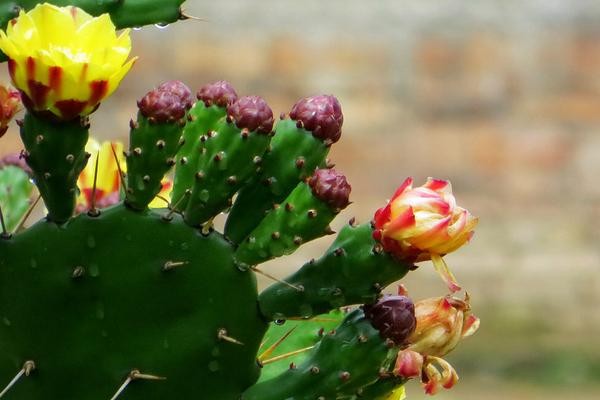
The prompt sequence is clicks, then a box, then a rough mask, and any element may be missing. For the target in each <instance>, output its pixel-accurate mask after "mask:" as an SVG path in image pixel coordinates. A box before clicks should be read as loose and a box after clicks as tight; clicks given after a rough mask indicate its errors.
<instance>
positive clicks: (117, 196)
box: [77, 139, 173, 212]
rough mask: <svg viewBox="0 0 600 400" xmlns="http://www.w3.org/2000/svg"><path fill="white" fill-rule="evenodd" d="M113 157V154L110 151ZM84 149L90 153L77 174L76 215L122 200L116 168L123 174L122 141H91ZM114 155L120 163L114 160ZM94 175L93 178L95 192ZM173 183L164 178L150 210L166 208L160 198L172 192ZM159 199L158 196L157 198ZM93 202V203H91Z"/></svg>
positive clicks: (124, 169)
mask: <svg viewBox="0 0 600 400" xmlns="http://www.w3.org/2000/svg"><path fill="white" fill-rule="evenodd" d="M111 146H112V148H113V149H114V154H113V149H111ZM85 150H86V151H87V152H88V153H90V154H91V157H90V159H89V161H88V163H87V165H86V167H85V169H84V170H83V171H82V172H81V174H80V175H79V179H78V180H77V186H79V192H80V193H79V198H78V199H77V212H84V211H86V210H91V209H93V208H94V207H95V208H106V207H109V206H111V205H113V204H117V203H118V202H119V201H120V200H121V177H120V176H119V166H120V167H121V170H122V171H123V173H125V172H126V167H127V163H126V162H125V157H124V156H123V143H121V142H112V143H111V142H103V143H99V142H98V141H96V140H94V139H90V140H89V141H88V143H87V145H86V147H85ZM115 154H116V155H117V158H118V161H119V163H118V164H117V161H116V160H115V156H114V155H115ZM96 160H97V161H98V173H97V174H96ZM94 176H96V178H95V179H96V189H95V193H94ZM172 186H173V184H172V182H171V181H170V180H168V179H165V180H164V181H163V182H162V190H161V192H160V193H159V195H158V196H157V197H156V198H155V199H154V200H152V202H151V203H150V207H151V208H160V207H165V206H167V205H168V204H167V203H165V201H163V200H162V199H161V198H160V197H162V198H165V199H166V198H168V197H169V193H170V192H171V189H172ZM159 196H160V197H159ZM92 199H94V200H93V201H94V202H95V203H93V201H92Z"/></svg>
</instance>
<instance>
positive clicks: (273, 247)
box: [235, 182, 337, 265]
mask: <svg viewBox="0 0 600 400" xmlns="http://www.w3.org/2000/svg"><path fill="white" fill-rule="evenodd" d="M336 215H337V212H336V210H334V209H332V208H331V207H330V206H329V205H328V204H326V203H325V202H324V201H322V200H321V199H318V198H317V197H315V196H314V195H313V192H312V189H311V188H310V186H309V185H307V184H306V183H304V182H301V183H299V184H298V186H297V187H296V189H294V191H292V193H290V195H289V196H288V197H287V198H286V199H285V200H284V201H283V203H282V204H281V205H280V206H278V207H276V208H275V209H273V210H271V212H269V213H268V214H267V216H266V217H265V218H264V219H263V220H262V221H261V223H260V224H259V225H258V226H257V227H256V229H254V230H253V231H252V232H251V233H250V235H249V236H248V238H247V239H246V240H244V241H243V242H242V243H241V244H240V246H239V247H238V249H237V251H236V253H235V257H236V258H237V259H238V261H240V262H243V263H245V264H248V265H256V264H259V263H262V262H265V261H267V260H270V259H272V258H275V257H280V256H283V255H285V254H291V253H293V252H294V251H295V250H296V249H298V247H300V245H301V244H303V243H306V242H309V241H311V240H313V239H316V238H318V237H321V236H324V235H326V234H327V233H328V232H327V230H326V228H327V227H328V226H329V223H330V222H331V221H332V220H333V218H335V216H336Z"/></svg>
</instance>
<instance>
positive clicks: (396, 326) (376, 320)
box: [363, 296, 417, 345]
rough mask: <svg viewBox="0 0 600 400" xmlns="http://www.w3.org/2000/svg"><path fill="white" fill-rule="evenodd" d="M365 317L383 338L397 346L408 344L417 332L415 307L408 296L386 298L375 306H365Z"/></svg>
mask: <svg viewBox="0 0 600 400" xmlns="http://www.w3.org/2000/svg"><path fill="white" fill-rule="evenodd" d="M363 309H364V311H365V317H366V318H367V319H368V320H369V321H371V324H372V325H373V327H375V329H377V330H378V331H379V334H380V335H381V337H383V338H386V339H391V340H393V341H394V343H396V344H397V345H404V344H407V343H406V342H407V339H408V338H409V337H410V335H411V334H412V333H413V332H414V331H415V327H416V325H417V320H416V318H415V305H414V304H413V302H412V300H411V299H410V298H409V297H406V296H386V297H383V298H382V299H380V300H379V301H378V302H377V303H375V304H367V305H364V306H363Z"/></svg>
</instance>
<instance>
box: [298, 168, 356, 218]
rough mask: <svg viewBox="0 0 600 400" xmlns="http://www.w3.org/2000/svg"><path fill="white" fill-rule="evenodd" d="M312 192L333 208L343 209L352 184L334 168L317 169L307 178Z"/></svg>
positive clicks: (348, 201) (348, 202) (348, 197)
mask: <svg viewBox="0 0 600 400" xmlns="http://www.w3.org/2000/svg"><path fill="white" fill-rule="evenodd" d="M308 185H309V186H310V187H311V189H312V192H313V194H314V195H315V196H316V197H317V198H319V199H321V200H323V201H324V202H325V203H327V204H329V205H330V206H331V207H332V208H334V209H338V210H341V209H344V208H346V207H347V206H348V204H350V191H351V190H352V186H350V184H349V183H348V181H347V180H346V177H345V176H344V175H343V174H341V173H339V172H337V171H336V170H335V169H317V170H315V173H314V174H313V176H311V177H310V178H309V180H308Z"/></svg>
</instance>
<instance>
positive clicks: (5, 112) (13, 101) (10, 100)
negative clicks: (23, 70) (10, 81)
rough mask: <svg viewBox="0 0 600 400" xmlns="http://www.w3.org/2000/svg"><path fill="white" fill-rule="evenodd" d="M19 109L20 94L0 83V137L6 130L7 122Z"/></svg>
mask: <svg viewBox="0 0 600 400" xmlns="http://www.w3.org/2000/svg"><path fill="white" fill-rule="evenodd" d="M20 109H21V96H20V95H19V92H17V91H16V90H12V89H11V88H10V87H7V86H4V85H2V84H0V137H2V136H4V134H5V133H6V131H7V130H8V123H9V122H10V121H11V120H12V119H13V117H14V116H15V114H16V113H17V112H19V110H20Z"/></svg>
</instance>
